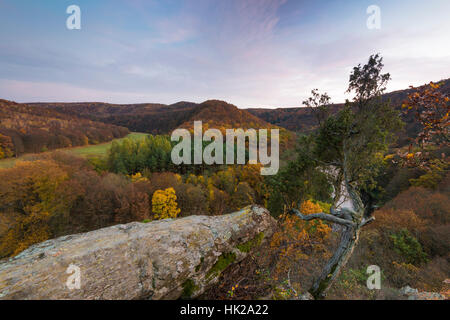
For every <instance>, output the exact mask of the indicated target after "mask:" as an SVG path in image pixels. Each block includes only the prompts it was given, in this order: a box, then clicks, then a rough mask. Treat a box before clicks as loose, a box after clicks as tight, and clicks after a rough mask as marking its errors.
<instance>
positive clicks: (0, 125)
mask: <svg viewBox="0 0 450 320" xmlns="http://www.w3.org/2000/svg"><path fill="white" fill-rule="evenodd" d="M128 133H129V131H128V129H126V128H124V127H119V126H116V125H110V124H105V123H101V122H94V121H91V120H88V119H81V118H78V117H76V116H73V115H68V114H61V113H58V112H56V111H54V110H51V109H48V108H42V107H39V106H29V105H26V104H18V103H15V102H12V101H7V100H0V159H1V158H7V157H13V156H20V155H22V154H24V153H39V152H42V151H47V150H54V149H58V148H66V147H75V146H84V145H87V144H97V143H101V142H105V141H110V140H112V139H114V138H120V137H124V136H125V135H127V134H128Z"/></svg>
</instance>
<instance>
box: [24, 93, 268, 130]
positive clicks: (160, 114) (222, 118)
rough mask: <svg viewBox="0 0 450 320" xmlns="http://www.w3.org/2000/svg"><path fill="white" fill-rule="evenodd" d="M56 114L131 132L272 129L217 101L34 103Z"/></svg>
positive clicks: (254, 118)
mask: <svg viewBox="0 0 450 320" xmlns="http://www.w3.org/2000/svg"><path fill="white" fill-rule="evenodd" d="M30 105H33V106H38V107H45V108H47V109H49V110H54V111H57V112H60V113H64V114H68V115H74V116H79V117H83V118H88V119H91V120H95V121H102V122H105V123H111V124H115V125H120V126H125V127H127V128H128V129H130V130H131V131H139V132H148V133H153V134H167V133H170V132H171V131H173V130H174V129H176V128H181V127H184V128H190V127H191V126H192V125H193V122H194V121H199V120H201V121H203V122H204V123H205V124H207V125H208V126H209V127H210V128H221V127H223V128H244V129H247V128H255V129H260V128H276V127H277V126H275V125H273V124H270V123H268V122H266V121H264V120H262V119H261V118H258V117H256V116H254V115H253V114H251V113H250V112H248V111H247V110H243V109H239V108H237V107H236V106H234V105H232V104H229V103H227V102H225V101H220V100H208V101H205V102H203V103H200V104H197V103H192V102H178V103H175V104H171V105H163V104H129V105H114V104H106V103H98V102H96V103H88V102H87V103H34V104H30Z"/></svg>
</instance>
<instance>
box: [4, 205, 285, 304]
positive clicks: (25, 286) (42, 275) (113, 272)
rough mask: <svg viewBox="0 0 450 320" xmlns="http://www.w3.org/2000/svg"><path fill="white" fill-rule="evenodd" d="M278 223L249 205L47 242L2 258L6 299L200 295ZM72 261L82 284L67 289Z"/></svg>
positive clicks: (159, 297) (101, 230) (257, 208)
mask: <svg viewBox="0 0 450 320" xmlns="http://www.w3.org/2000/svg"><path fill="white" fill-rule="evenodd" d="M275 225H276V223H275V221H274V220H273V218H272V217H271V216H270V213H269V212H268V211H267V210H266V209H264V208H262V207H258V206H249V207H247V208H245V209H243V210H241V211H239V212H235V213H231V214H228V215H223V216H214V217H207V216H189V217H186V218H181V219H174V220H172V219H167V220H160V221H154V222H150V223H138V222H133V223H130V224H127V225H118V226H113V227H109V228H104V229H100V230H96V231H92V232H88V233H84V234H77V235H71V236H65V237H61V238H57V239H53V240H48V241H45V242H43V243H40V244H37V245H34V246H32V247H30V248H28V249H27V250H25V251H23V252H22V253H20V254H19V255H17V256H16V257H14V258H11V259H9V260H6V261H3V262H0V299H177V298H180V297H185V298H187V297H189V298H195V297H196V296H199V295H200V294H202V293H203V292H204V291H205V290H206V289H207V288H208V287H210V286H211V285H213V284H215V283H216V282H217V281H218V275H219V274H220V273H221V272H223V270H225V269H226V268H227V267H228V266H229V265H231V264H233V263H237V262H240V261H242V259H244V258H245V256H246V255H247V254H248V252H250V251H251V249H252V248H253V247H254V246H255V245H259V244H260V240H259V239H260V237H261V234H262V235H263V237H264V235H265V236H270V235H271V234H272V233H273V231H274V229H275ZM261 240H262V239H261ZM71 265H72V266H75V267H76V268H78V270H79V276H80V286H79V288H72V289H70V288H69V287H68V282H69V280H70V279H72V278H71V277H73V276H75V274H74V273H73V271H70V270H69V266H71Z"/></svg>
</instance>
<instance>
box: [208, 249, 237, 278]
mask: <svg viewBox="0 0 450 320" xmlns="http://www.w3.org/2000/svg"><path fill="white" fill-rule="evenodd" d="M235 260H236V254H234V253H233V252H228V253H223V254H222V255H221V256H220V257H219V259H218V260H217V262H216V263H215V264H214V265H213V266H212V268H211V269H210V270H209V271H208V273H207V275H206V277H207V278H210V277H211V276H217V275H219V274H220V273H221V272H222V271H223V270H225V268H226V267H228V266H229V265H230V264H232V263H233V262H234V261H235Z"/></svg>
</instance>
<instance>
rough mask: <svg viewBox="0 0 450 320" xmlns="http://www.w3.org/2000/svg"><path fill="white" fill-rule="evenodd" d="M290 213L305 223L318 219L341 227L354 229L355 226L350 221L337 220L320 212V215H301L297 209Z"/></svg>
mask: <svg viewBox="0 0 450 320" xmlns="http://www.w3.org/2000/svg"><path fill="white" fill-rule="evenodd" d="M291 212H293V213H295V215H296V216H298V217H300V219H302V220H305V221H309V220H314V219H320V220H325V221H328V222H333V223H337V224H341V225H344V226H347V227H355V224H354V223H353V222H352V221H350V220H346V219H342V218H338V217H336V216H333V215H331V214H328V213H323V212H321V213H313V214H308V215H303V214H302V213H301V212H300V211H298V210H297V209H292V210H291Z"/></svg>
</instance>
